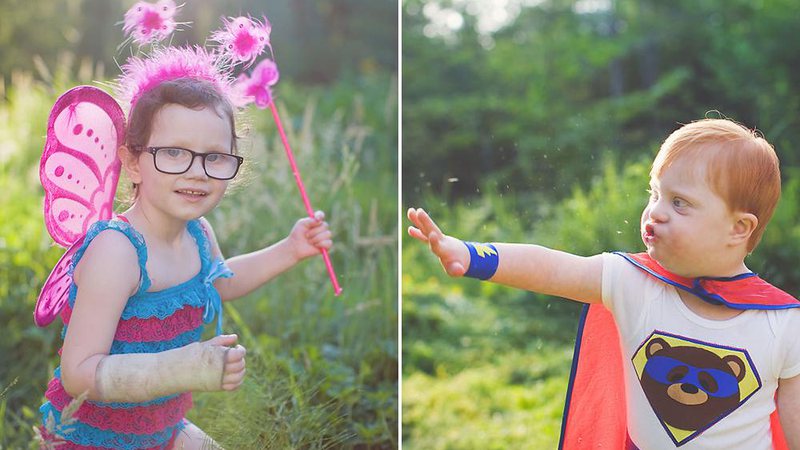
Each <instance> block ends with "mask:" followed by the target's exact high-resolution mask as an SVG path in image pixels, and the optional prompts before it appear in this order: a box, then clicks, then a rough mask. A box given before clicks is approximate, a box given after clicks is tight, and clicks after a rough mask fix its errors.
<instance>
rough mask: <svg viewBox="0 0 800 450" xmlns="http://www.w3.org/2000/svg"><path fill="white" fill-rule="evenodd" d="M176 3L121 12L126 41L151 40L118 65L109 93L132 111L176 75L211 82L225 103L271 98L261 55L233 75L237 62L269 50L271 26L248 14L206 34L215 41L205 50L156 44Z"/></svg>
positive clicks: (270, 78)
mask: <svg viewBox="0 0 800 450" xmlns="http://www.w3.org/2000/svg"><path fill="white" fill-rule="evenodd" d="M179 8H180V7H179V6H177V7H176V6H175V3H174V2H173V1H172V0H160V1H159V2H157V3H155V4H150V3H146V2H138V3H136V4H135V5H133V7H131V9H129V10H128V12H126V13H125V20H124V26H123V31H125V33H126V34H127V36H128V37H127V39H126V42H127V41H131V40H132V41H133V42H135V43H137V44H139V45H140V46H143V45H147V44H151V45H153V50H152V51H151V53H150V54H149V55H147V56H132V57H130V58H129V59H128V60H127V61H126V63H125V64H124V65H123V66H122V74H121V75H120V77H119V78H118V79H117V81H116V83H115V87H114V90H115V93H116V96H117V97H118V99H119V100H120V102H121V103H122V105H123V106H124V107H126V108H128V109H129V110H130V109H133V106H134V105H135V104H136V102H137V101H138V100H139V98H141V96H142V94H144V93H145V92H147V91H149V90H150V89H152V88H154V87H156V86H158V85H159V84H161V83H163V82H164V81H169V80H175V79H178V78H196V79H202V80H206V81H208V82H210V83H212V84H213V85H214V86H215V87H216V88H217V89H218V90H219V92H221V93H222V94H223V95H225V96H227V97H228V99H229V100H230V102H231V104H232V105H233V106H236V107H244V106H246V105H248V104H249V103H253V102H255V103H256V105H257V106H259V107H261V108H264V107H266V106H267V105H268V104H269V103H270V102H271V101H272V92H271V89H270V88H271V86H273V85H274V84H275V83H277V81H278V78H279V73H278V67H277V65H276V64H275V62H274V61H272V60H270V59H265V60H264V61H262V62H261V63H260V64H259V65H258V66H257V67H256V68H255V70H253V72H252V74H251V75H250V76H247V75H245V74H242V75H241V76H240V77H239V78H238V79H234V77H233V69H234V68H235V66H236V65H238V64H243V65H244V67H245V68H247V67H249V66H251V65H252V64H253V63H254V62H255V61H256V59H257V58H258V57H259V56H260V55H261V54H262V53H264V51H265V50H266V49H267V48H269V49H270V53H272V46H271V44H270V40H269V38H270V32H271V30H272V25H271V24H270V23H269V21H268V20H267V18H266V17H264V18H263V21H258V20H255V19H253V18H251V17H229V18H224V19H223V26H222V28H220V29H219V30H217V31H215V32H213V33H212V34H211V37H210V40H211V41H213V42H216V43H217V44H218V45H216V46H215V47H213V48H212V49H211V50H207V49H205V48H204V47H199V46H196V47H167V46H159V45H158V43H159V42H160V41H162V40H164V39H166V38H167V37H168V36H169V35H170V34H171V33H172V32H173V31H175V30H176V28H177V25H179V23H178V22H176V21H175V14H176V13H177V11H178V9H179Z"/></svg>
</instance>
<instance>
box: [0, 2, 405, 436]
mask: <svg viewBox="0 0 800 450" xmlns="http://www.w3.org/2000/svg"><path fill="white" fill-rule="evenodd" d="M132 3H133V2H105V1H103V2H98V1H91V0H85V1H68V0H65V1H55V2H24V3H23V2H15V1H8V0H6V1H3V2H2V3H0V5H1V6H0V10H2V14H0V51H1V52H2V55H3V56H2V57H1V58H0V66H1V67H2V68H3V72H2V73H3V78H4V82H3V83H2V84H0V88H2V89H1V90H0V162H2V164H0V192H1V193H2V195H0V216H1V217H2V218H1V219H0V330H2V331H3V337H4V338H3V339H2V340H1V341H0V449H3V448H9V449H17V448H31V449H33V448H38V446H37V445H36V444H35V443H34V442H33V436H34V433H33V430H32V426H34V425H36V424H38V423H39V420H40V419H39V417H38V407H39V405H40V404H41V402H42V399H43V393H44V390H45V388H46V384H47V380H48V379H49V378H50V377H51V376H52V373H53V369H54V368H55V366H56V365H57V364H58V356H57V354H56V352H57V351H58V349H59V348H60V346H61V339H60V337H59V333H60V331H61V327H60V326H59V325H56V324H53V325H51V326H50V327H48V328H44V329H40V328H37V327H35V326H34V324H33V321H32V312H33V307H34V303H35V301H36V296H37V294H38V292H39V290H40V289H41V286H42V284H43V282H44V280H45V278H46V277H47V275H48V274H49V271H50V269H51V268H52V267H53V265H54V264H55V262H56V261H57V260H58V258H59V257H60V255H61V253H63V249H61V248H59V247H56V246H53V245H52V240H51V238H50V237H49V235H48V234H47V231H46V229H45V227H44V223H43V218H42V212H41V211H42V210H41V208H42V197H43V192H42V188H41V185H40V183H39V179H38V160H39V157H40V156H41V151H42V147H43V143H44V134H45V127H46V123H47V116H48V113H49V109H50V107H51V106H52V105H53V103H54V102H55V99H56V98H57V96H58V95H59V94H60V93H62V92H64V91H66V90H67V89H69V88H71V87H73V86H75V85H78V84H93V83H94V82H96V81H105V80H108V79H110V78H111V77H113V75H114V71H113V70H111V69H109V67H115V66H113V62H112V63H108V62H106V63H103V62H102V59H95V58H94V57H92V56H91V55H92V54H93V53H92V51H89V50H86V49H85V48H84V46H91V45H95V44H96V45H98V46H99V47H98V49H97V51H98V52H106V53H103V57H104V58H105V57H107V56H108V55H113V52H114V47H115V46H116V45H117V43H118V42H119V41H120V40H121V32H120V31H119V29H118V28H119V27H114V26H113V23H114V22H116V21H117V20H118V19H119V18H121V17H122V12H124V10H125V9H126V8H127V7H129V6H130V5H131V4H132ZM360 3H366V2H358V1H351V0H348V1H340V2H313V1H298V2H279V1H278V2H244V1H239V2H225V4H224V10H223V4H222V3H219V4H217V3H215V4H213V5H212V4H208V3H203V4H202V5H203V7H198V6H197V4H193V3H192V2H188V3H187V5H186V6H184V11H185V12H186V13H187V14H189V15H190V16H193V17H189V18H186V17H185V16H184V17H182V18H184V19H186V20H193V18H194V16H196V17H197V18H199V19H198V20H197V22H196V23H195V25H194V26H193V28H191V30H190V32H198V33H202V34H203V35H205V32H206V31H207V29H209V28H215V27H216V26H217V25H216V19H217V18H218V17H219V16H220V15H222V14H238V13H239V12H240V11H246V12H251V13H252V14H253V15H255V16H258V14H260V13H261V11H266V12H267V13H268V14H270V15H269V17H270V19H271V20H272V22H273V45H274V46H275V49H276V52H277V53H278V57H279V59H278V62H279V64H281V69H282V74H281V75H282V81H281V82H280V83H279V84H278V86H277V87H276V90H275V92H276V94H277V98H278V100H277V106H278V108H279V109H280V110H281V116H282V119H283V123H284V127H285V128H286V131H287V133H288V134H289V139H290V142H291V143H292V148H293V150H294V152H295V155H296V158H297V161H298V164H299V166H300V171H301V173H302V175H303V179H304V181H305V184H306V187H307V189H308V194H309V197H310V198H311V200H312V203H313V205H314V206H315V207H316V208H319V209H323V210H324V211H325V212H326V214H327V217H328V221H329V223H330V226H331V229H332V230H333V232H334V241H335V247H334V250H333V251H332V252H331V258H332V260H333V264H334V267H335V268H336V271H337V274H338V276H339V281H340V283H341V285H342V286H343V288H344V293H343V294H342V295H341V296H340V297H334V296H333V293H332V289H331V286H330V283H329V281H328V277H327V273H326V271H325V267H324V264H323V263H322V261H321V258H312V259H310V260H307V261H305V262H303V263H302V264H301V265H299V266H298V267H296V268H294V269H293V270H292V271H290V272H289V273H287V274H284V275H282V276H281V277H279V278H278V279H276V280H273V281H272V282H270V283H268V284H267V285H266V286H265V287H263V288H261V289H260V290H258V291H256V292H254V293H253V294H251V295H249V296H248V297H247V298H244V299H241V300H238V301H237V302H234V303H232V304H226V305H225V308H224V316H225V323H224V330H225V332H229V333H238V334H239V336H240V342H241V343H242V344H243V345H244V346H245V347H247V349H248V376H247V380H246V382H245V384H244V385H243V387H242V388H241V389H240V390H239V391H237V392H235V393H231V394H226V393H201V394H196V395H195V408H194V409H193V410H192V411H191V413H190V415H189V419H190V420H192V421H193V422H194V423H196V424H198V426H200V427H201V428H202V429H204V430H205V431H206V432H207V433H208V434H209V435H211V436H212V437H214V439H216V440H217V441H218V442H220V443H221V444H222V445H224V446H225V447H226V448H231V449H233V448H237V449H238V448H242V449H245V448H247V449H250V448H253V449H256V448H281V449H283V448H307V449H316V448H352V449H368V448H369V449H389V448H397V445H398V431H397V424H398V421H399V418H398V408H399V404H398V398H397V392H398V376H399V375H398V342H397V333H398V329H397V323H398V317H397V301H398V299H397V292H398V286H397V271H398V255H397V246H398V243H397V232H398V231H397V164H398V161H397V122H398V116H397V111H398V103H397V95H398V85H397V76H396V59H397V58H396V45H395V44H396V10H393V11H394V12H392V9H391V8H388V7H389V6H390V2H370V3H371V4H370V5H367V6H365V7H364V8H360V7H359V4H360ZM395 7H396V5H395ZM387 8H388V9H387ZM364 10H366V11H367V12H370V14H372V16H371V17H372V18H373V19H374V20H373V21H372V22H370V23H369V24H363V23H362V22H363V17H361V16H359V14H362V13H363V12H364ZM270 11H274V12H275V14H274V15H273V14H272V13H270ZM98 15H101V16H103V17H106V16H107V18H106V19H104V20H102V21H100V22H99V23H102V24H103V26H99V27H93V28H91V29H87V28H85V27H86V25H87V24H90V23H92V20H93V18H96V17H97V16H98ZM356 16H359V17H361V19H358V17H356ZM108 17H111V19H109V18H108ZM203 18H206V19H203ZM390 19H391V20H390ZM203 20H206V21H205V22H203ZM212 22H213V23H212ZM204 23H206V24H207V25H205V30H202V29H201V28H202V27H203V26H204V25H203V24H204ZM301 23H305V24H306V25H304V26H306V27H311V28H314V30H315V33H316V34H315V33H310V35H309V36H306V37H305V38H304V39H305V40H306V41H305V44H303V43H302V42H298V41H297V37H296V35H293V34H294V33H296V34H297V35H300V34H302V33H300V31H298V30H297V29H295V28H293V27H296V26H299V25H298V24H301ZM25 24H27V25H26V26H34V25H36V26H37V27H38V28H41V29H45V30H44V31H42V33H40V35H37V36H36V37H35V39H34V38H33V37H32V38H31V40H30V41H21V40H20V37H21V36H33V35H34V34H35V33H33V34H26V33H31V30H30V29H28V28H26V26H22V25H25ZM46 25H52V27H50V28H48V27H47V26H46ZM93 33H100V34H102V33H108V35H107V36H106V37H105V38H102V39H100V38H98V37H97V36H94V34H93ZM51 34H52V36H51ZM111 34H113V36H111ZM48 36H50V37H48ZM64 38H70V39H72V41H70V42H64V40H63V39H64ZM98 39H99V41H100V42H97V41H98ZM20 42H26V45H28V47H26V48H23V49H26V50H27V53H19V50H20V48H17V47H25V46H24V45H22V46H20V45H17V46H16V47H15V46H14V45H12V44H13V43H20ZM280 42H283V43H284V44H285V45H283V44H280ZM282 45H283V46H282ZM101 47H102V48H101ZM315 49H316V50H315ZM123 51H126V50H123ZM314 51H316V52H327V53H330V55H327V56H326V58H330V59H333V60H335V61H334V62H335V64H333V63H331V64H328V65H327V66H325V67H322V66H321V64H322V63H325V61H327V59H325V58H322V59H319V58H318V59H316V60H315V59H314V58H315V56H314V53H313V52H314ZM309 52H311V53H309ZM392 54H393V55H394V56H392ZM30 55H39V57H35V58H33V59H31V58H30ZM331 55H334V56H335V57H332V56H331ZM282 61H285V62H286V64H285V65H284V64H282ZM326 64H327V63H326ZM315 74H316V75H315ZM241 128H242V129H243V130H242V131H243V132H244V133H240V134H244V135H245V136H246V138H245V139H244V141H243V142H241V143H240V148H241V151H242V152H243V155H244V156H245V158H246V163H245V166H244V169H243V174H242V175H241V176H240V177H239V178H237V181H236V182H234V183H233V184H232V185H231V187H230V189H229V192H228V194H227V196H226V198H225V199H224V200H223V202H222V203H221V204H220V206H219V207H218V208H217V209H216V210H215V211H213V213H212V214H210V216H209V220H210V221H211V223H212V224H213V225H214V227H215V231H216V233H217V236H218V238H219V240H220V245H221V247H222V251H223V253H224V254H226V255H235V254H239V253H242V252H246V251H251V250H255V249H258V248H261V247H263V246H266V245H269V244H271V243H274V242H276V241H278V240H279V239H281V238H282V237H284V236H285V235H286V234H287V233H288V231H289V229H290V228H291V226H292V224H293V223H294V221H295V220H297V219H298V218H300V217H302V216H303V215H305V212H304V209H303V206H302V202H301V199H300V196H299V193H298V192H297V188H296V186H295V184H294V179H293V177H292V175H291V170H290V168H289V165H288V162H287V160H286V156H285V154H284V151H283V147H282V146H281V144H280V140H279V137H278V135H277V133H276V130H275V126H274V124H273V123H272V118H271V116H270V115H269V114H268V113H266V112H262V111H258V110H255V109H254V110H252V111H250V113H249V114H248V116H247V117H246V120H244V121H243V122H242V123H241ZM56 323H57V322H56ZM210 328H213V327H210ZM206 333H207V334H206V335H205V336H204V338H207V337H210V334H209V333H213V330H211V329H209V330H206Z"/></svg>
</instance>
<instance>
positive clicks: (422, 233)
mask: <svg viewBox="0 0 800 450" xmlns="http://www.w3.org/2000/svg"><path fill="white" fill-rule="evenodd" d="M408 219H409V220H410V221H411V223H412V224H413V226H411V227H408V234H409V235H411V237H413V238H416V239H417V240H419V241H422V242H425V243H427V244H428V246H429V247H430V249H431V252H433V254H434V255H436V256H437V257H438V258H439V262H440V263H441V264H442V267H443V268H444V270H445V272H447V274H448V275H450V276H452V277H460V276H463V275H464V274H465V273H466V272H467V269H468V268H469V264H470V253H469V250H468V249H467V247H466V245H464V243H463V242H462V241H461V240H459V239H456V238H454V237H452V236H448V235H446V234H444V233H443V232H442V230H441V229H439V227H438V226H437V225H436V223H435V222H434V221H433V220H432V219H431V217H430V216H429V215H428V213H427V212H425V210H423V209H422V208H410V209H409V210H408ZM494 246H495V247H496V248H497V253H498V254H499V265H498V266H497V271H496V272H495V273H494V275H493V276H492V277H491V278H490V279H489V281H493V282H495V283H500V284H504V285H507V286H512V287H516V288H520V289H526V290H529V291H534V292H540V293H542V294H548V295H555V296H558V297H564V298H568V299H571V300H577V301H580V302H584V303H599V302H600V301H601V295H602V275H603V262H602V259H601V256H600V255H595V256H590V257H583V256H577V255H573V254H571V253H565V252H561V251H558V250H552V249H549V248H546V247H542V246H538V245H526V244H498V243H494Z"/></svg>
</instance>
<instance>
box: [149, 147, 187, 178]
mask: <svg viewBox="0 0 800 450" xmlns="http://www.w3.org/2000/svg"><path fill="white" fill-rule="evenodd" d="M155 163H156V169H158V170H160V171H161V172H166V173H183V172H186V171H187V170H188V169H189V166H191V165H192V153H191V152H190V151H189V150H185V149H182V148H168V147H165V148H159V149H158V150H157V151H156V157H155Z"/></svg>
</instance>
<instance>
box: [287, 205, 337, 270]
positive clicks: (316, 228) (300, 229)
mask: <svg viewBox="0 0 800 450" xmlns="http://www.w3.org/2000/svg"><path fill="white" fill-rule="evenodd" d="M287 240H288V242H289V245H290V248H291V249H292V252H293V253H294V256H295V257H296V258H297V259H298V260H301V259H304V258H308V257H309V256H314V255H318V254H319V253H320V251H321V250H322V249H323V248H324V249H330V248H331V246H333V240H332V235H331V230H329V229H328V222H325V213H323V212H322V211H317V212H315V213H314V217H313V218H311V217H304V218H302V219H300V220H298V221H297V222H296V223H295V224H294V226H293V227H292V231H291V232H290V233H289V237H288V239H287Z"/></svg>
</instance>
